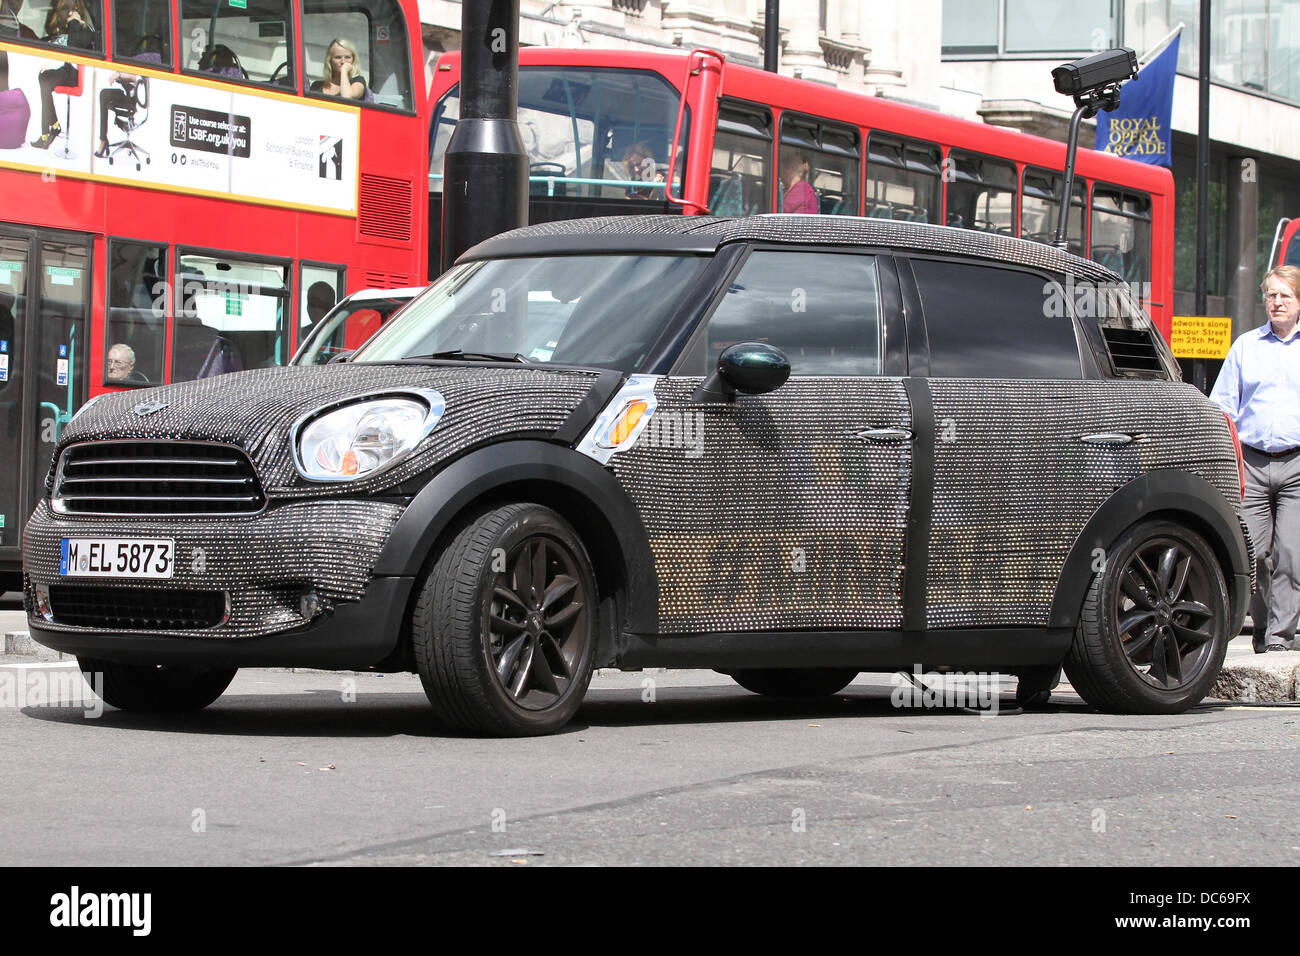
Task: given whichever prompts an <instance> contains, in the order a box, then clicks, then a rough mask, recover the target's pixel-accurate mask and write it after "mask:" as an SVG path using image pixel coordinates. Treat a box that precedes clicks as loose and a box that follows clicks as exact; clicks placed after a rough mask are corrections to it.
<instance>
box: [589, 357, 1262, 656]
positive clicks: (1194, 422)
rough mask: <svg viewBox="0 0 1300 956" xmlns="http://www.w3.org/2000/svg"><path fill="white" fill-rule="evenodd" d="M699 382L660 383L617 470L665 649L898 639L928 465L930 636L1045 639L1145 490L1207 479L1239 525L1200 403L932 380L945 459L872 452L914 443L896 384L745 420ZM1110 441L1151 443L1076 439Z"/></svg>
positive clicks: (1177, 393) (817, 382)
mask: <svg viewBox="0 0 1300 956" xmlns="http://www.w3.org/2000/svg"><path fill="white" fill-rule="evenodd" d="M701 381H702V379H699V378H665V379H661V380H660V381H659V382H658V383H657V385H656V388H655V397H656V400H657V401H658V403H659V404H658V408H657V410H656V411H655V413H654V416H653V418H652V419H651V423H650V426H648V427H647V429H646V431H645V432H644V433H643V434H642V436H641V437H640V438H639V439H638V441H637V443H636V445H635V446H634V447H633V448H632V449H630V450H629V451H627V452H624V453H620V454H617V455H615V456H614V457H613V458H612V459H611V461H610V467H611V468H613V470H614V473H615V474H616V475H617V476H618V478H619V480H620V482H622V484H623V485H624V487H625V488H626V489H627V491H628V494H629V496H630V497H631V498H632V500H633V502H634V503H635V505H636V507H637V509H638V510H639V512H640V514H641V518H642V521H643V523H644V524H645V528H646V531H647V534H648V536H649V543H650V547H651V550H652V553H653V555H654V559H655V567H656V572H657V574H658V577H659V583H660V595H659V612H660V618H659V623H660V631H661V632H662V633H665V634H672V633H696V632H705V631H733V630H734V631H747V630H750V631H752V630H772V629H781V628H809V629H831V628H857V629H875V628H885V629H897V628H899V627H901V626H902V619H903V598H902V581H903V574H904V556H905V554H904V546H905V543H906V542H905V534H904V530H905V528H906V525H907V520H908V517H909V508H910V506H911V499H910V494H911V481H912V480H913V476H914V474H915V471H914V468H915V465H916V462H915V460H914V457H913V454H914V452H915V454H917V455H925V456H926V457H927V458H928V457H930V456H931V455H932V460H933V495H932V504H931V522H930V532H929V539H928V569H927V572H926V602H927V604H926V609H927V626H928V627H929V628H933V629H942V628H964V627H979V626H994V625H1003V626H1046V625H1047V623H1048V621H1049V616H1050V612H1051V606H1052V601H1053V598H1054V597H1055V594H1056V589H1057V585H1058V583H1059V581H1060V575H1061V572H1062V568H1063V566H1064V564H1065V559H1066V557H1067V555H1068V553H1069V551H1070V549H1071V547H1072V545H1073V544H1074V542H1075V540H1076V539H1077V538H1078V536H1079V535H1080V533H1081V532H1082V530H1083V528H1084V526H1085V525H1086V524H1087V522H1088V520H1089V518H1090V517H1091V516H1092V515H1093V514H1094V513H1095V512H1096V511H1097V509H1098V508H1099V507H1100V506H1101V505H1102V504H1103V503H1104V502H1105V501H1106V500H1107V499H1108V498H1109V497H1110V496H1111V495H1112V494H1113V493H1114V492H1115V491H1117V490H1118V489H1119V488H1120V487H1122V486H1123V485H1125V484H1127V483H1128V482H1130V481H1132V480H1133V479H1134V478H1137V477H1138V476H1140V475H1142V474H1145V473H1148V472H1152V471H1157V470H1160V469H1177V470H1182V471H1187V472H1191V473H1193V474H1197V475H1199V476H1201V477H1202V478H1204V479H1205V480H1206V481H1207V482H1209V483H1210V484H1211V485H1212V486H1213V487H1215V488H1216V489H1218V491H1219V492H1221V493H1222V494H1223V495H1224V497H1225V498H1226V499H1227V500H1228V501H1229V502H1231V503H1232V504H1233V507H1234V508H1235V509H1237V510H1238V511H1239V497H1240V494H1239V485H1238V477H1237V464H1236V458H1235V455H1234V452H1233V447H1232V442H1231V440H1230V438H1229V434H1228V430H1227V425H1226V423H1225V422H1224V419H1223V416H1222V415H1221V414H1220V413H1219V412H1218V411H1217V410H1216V409H1215V408H1214V407H1213V406H1211V405H1209V404H1208V403H1207V402H1206V401H1205V400H1204V398H1203V396H1201V395H1200V393H1199V392H1197V391H1196V390H1195V389H1194V388H1193V387H1191V386H1190V385H1178V384H1172V383H1167V382H1127V381H1126V382H1112V381H1025V380H1017V381H1001V380H975V379H929V380H927V382H926V384H927V387H928V389H929V391H930V395H931V402H932V407H933V425H934V440H933V450H932V451H931V450H930V449H929V448H916V447H915V446H914V445H912V444H909V443H906V442H903V443H897V444H888V443H886V444H873V443H871V442H869V441H866V440H864V439H863V438H862V437H861V435H862V434H863V433H864V432H866V431H867V430H868V429H880V428H890V427H901V428H906V429H909V430H910V429H911V428H912V421H911V413H910V409H909V405H908V401H907V396H906V393H905V391H904V386H903V384H902V380H901V379H887V378H876V379H870V378H861V379H853V378H791V379H790V380H789V381H787V382H786V384H784V385H782V386H781V387H780V388H778V389H777V390H775V391H774V392H771V393H768V394H766V395H742V396H740V397H739V398H738V400H737V401H736V403H735V404H730V405H727V404H717V405H701V404H697V403H693V402H692V401H691V396H692V393H693V392H694V390H695V388H696V386H698V385H699V384H700V382H701ZM656 419H658V420H659V422H658V427H657V428H656V427H653V426H655V420H656ZM1106 432H1124V433H1131V434H1133V435H1134V436H1139V437H1140V439H1141V440H1139V441H1136V442H1134V443H1132V444H1129V445H1122V446H1115V445H1093V444H1088V443H1086V442H1084V441H1082V440H1081V439H1082V438H1083V436H1086V435H1092V434H1096V433H1106Z"/></svg>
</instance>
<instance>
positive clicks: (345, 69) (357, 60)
mask: <svg viewBox="0 0 1300 956" xmlns="http://www.w3.org/2000/svg"><path fill="white" fill-rule="evenodd" d="M321 76H322V78H321V79H319V80H317V81H316V82H314V83H313V84H312V85H311V90H312V92H313V93H324V94H325V95H326V96H340V97H342V98H343V99H345V100H364V99H366V98H367V95H366V94H367V91H366V78H365V77H364V76H362V75H361V54H359V53H358V52H357V45H356V44H355V43H353V42H352V41H351V40H348V39H346V38H344V37H339V38H338V39H336V40H333V41H331V42H330V45H329V48H328V49H327V50H326V51H325V70H324V72H323V73H322V74H321Z"/></svg>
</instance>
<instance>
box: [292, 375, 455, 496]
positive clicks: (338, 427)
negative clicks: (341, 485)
mask: <svg viewBox="0 0 1300 956" xmlns="http://www.w3.org/2000/svg"><path fill="white" fill-rule="evenodd" d="M445 407H446V403H445V402H444V400H443V397H442V395H440V394H439V393H438V392H435V391H433V390H432V389H412V390H411V392H410V394H407V393H405V392H403V393H402V394H397V395H380V396H377V397H375V398H369V399H363V400H359V401H354V402H350V403H348V404H346V405H343V406H340V407H338V408H335V409H333V410H332V411H326V412H319V411H317V412H313V413H311V415H308V416H307V417H305V418H304V419H301V420H300V421H299V422H298V423H297V424H295V425H294V428H293V436H294V437H293V450H294V465H295V466H296V467H297V469H298V473H299V474H300V475H302V476H303V477H304V478H308V479H310V480H312V481H356V480H357V479H359V478H368V477H370V476H371V475H376V474H379V473H380V472H383V471H387V470H388V469H389V468H392V467H393V466H394V465H396V464H397V463H398V462H400V461H402V459H404V458H406V457H407V456H408V455H409V454H410V453H411V452H412V451H413V450H414V449H415V446H416V445H418V444H419V443H420V441H421V440H422V439H423V438H424V437H425V436H426V435H428V434H429V432H431V431H432V430H433V427H434V426H435V425H437V424H438V420H439V419H440V418H442V412H443V409H444V408H445Z"/></svg>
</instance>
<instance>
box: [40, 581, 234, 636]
mask: <svg viewBox="0 0 1300 956" xmlns="http://www.w3.org/2000/svg"><path fill="white" fill-rule="evenodd" d="M50 610H51V611H52V612H53V614H54V620H55V623H57V624H71V625H75V626H77V627H120V628H130V629H134V630H168V631H179V630H199V629H202V628H206V627H216V626H217V625H218V624H221V623H222V622H223V621H225V619H226V616H227V614H228V613H229V600H228V598H227V596H226V592H225V591H190V590H178V589H173V588H124V587H114V586H111V585H102V584H52V585H50Z"/></svg>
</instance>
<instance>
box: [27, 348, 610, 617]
mask: <svg viewBox="0 0 1300 956" xmlns="http://www.w3.org/2000/svg"><path fill="white" fill-rule="evenodd" d="M598 374H599V373H598V372H597V371H591V372H587V371H582V370H579V371H572V370H566V369H554V370H548V369H535V368H524V367H520V368H517V369H516V368H496V367H481V366H480V367H466V366H455V367H453V366H429V365H421V364H403V365H364V364H359V365H346V364H343V365H338V366H329V367H325V368H321V367H315V368H311V367H290V368H269V369H260V370H256V371H249V372H239V373H232V374H229V375H224V376H220V377H218V378H211V379H203V380H199V381H193V382H184V383H179V384H176V385H170V386H166V387H163V388H156V389H151V390H148V391H133V392H131V393H127V394H113V395H106V396H105V397H104V398H102V399H100V400H98V401H96V402H95V403H94V404H93V405H91V406H90V407H89V408H87V409H86V410H85V411H84V412H83V413H82V414H81V415H79V416H77V418H76V420H75V421H73V422H72V423H71V424H70V425H69V426H68V427H67V428H66V429H65V430H64V433H63V435H62V436H61V439H60V442H59V446H58V449H57V452H56V456H55V460H56V461H57V456H58V454H59V453H61V452H62V450H63V449H64V448H66V447H67V446H69V445H71V444H74V443H82V442H94V441H119V440H150V439H159V440H173V441H191V440H192V441H203V442H219V443H227V444H230V445H233V446H235V447H238V448H240V449H242V450H243V451H244V452H245V453H246V454H247V455H248V456H249V458H250V460H251V461H252V462H253V466H254V469H255V470H256V472H257V475H258V478H259V480H260V482H261V484H262V487H263V490H264V491H265V493H266V495H267V498H268V504H267V507H266V509H265V510H264V511H263V512H261V513H259V514H255V515H237V516H220V517H217V516H213V517H212V518H205V517H171V518H169V517H167V516H136V515H121V516H113V517H95V516H88V515H71V516H63V515H55V514H53V513H52V512H51V511H50V509H49V505H48V501H43V502H42V503H41V505H40V506H39V507H38V508H37V510H36V513H35V514H34V515H33V517H32V520H31V522H30V523H29V524H28V526H27V530H26V532H25V535H24V566H25V568H26V570H27V572H28V574H27V576H28V578H29V579H30V580H32V581H36V582H39V583H43V584H50V583H81V584H86V583H96V584H100V585H103V586H105V587H113V588H130V587H133V586H134V587H151V588H157V587H167V588H178V589H199V590H202V589H220V590H227V591H229V593H230V603H231V613H230V617H229V620H228V621H227V622H226V623H225V624H223V625H221V626H220V627H216V628H207V629H203V630H201V631H178V632H167V633H176V634H179V635H182V636H201V637H211V638H217V637H255V636H260V635H264V634H269V633H273V632H276V631H281V630H285V629H286V628H291V627H294V626H297V625H299V624H302V623H303V621H302V619H301V617H300V616H299V613H298V596H299V595H300V594H301V592H302V589H303V588H304V587H306V586H308V585H310V586H311V587H313V588H314V589H315V590H316V591H317V593H319V594H320V595H321V596H322V597H325V598H327V599H329V600H334V601H355V600H358V599H359V598H360V597H361V596H362V594H363V593H364V591H365V588H366V585H367V583H368V582H369V580H370V575H371V570H372V569H373V567H374V564H375V561H376V559H377V557H378V555H379V552H380V550H381V548H382V547H383V544H384V542H385V541H386V540H387V538H388V535H389V533H390V532H391V530H392V528H393V526H394V524H395V523H396V522H397V519H398V518H399V517H400V515H401V513H402V508H401V507H400V506H399V505H396V504H391V503H384V502H379V501H367V500H358V499H363V498H365V497H366V496H367V495H372V494H376V493H379V492H382V491H384V490H385V489H387V488H391V487H393V486H395V485H397V484H399V483H400V482H402V481H403V480H405V479H408V478H411V477H413V476H416V475H419V474H421V473H423V472H428V471H432V470H436V468H437V467H439V465H440V464H441V463H444V462H447V461H450V460H452V459H454V458H455V457H456V456H458V455H459V454H461V453H462V452H464V451H466V450H468V449H470V448H472V447H475V446H477V445H480V444H484V443H487V442H491V441H503V440H507V439H510V438H520V437H530V436H532V437H549V436H550V435H551V434H553V433H554V431H555V429H556V428H558V427H559V426H560V425H561V424H562V423H563V422H564V421H565V420H566V419H567V417H568V416H569V414H570V412H571V411H572V410H573V408H574V407H575V406H576V405H577V404H578V403H579V402H580V401H581V400H582V398H583V397H584V396H585V395H586V394H587V392H588V390H589V389H590V387H591V385H592V383H593V382H594V381H595V380H596V378H597V376H598ZM404 388H407V389H409V388H425V389H436V390H438V391H439V392H440V393H441V394H442V396H443V398H444V399H445V400H446V410H445V411H444V413H443V416H442V419H441V420H440V421H439V423H438V425H437V426H436V427H435V428H434V429H433V431H432V432H431V433H430V434H429V435H428V437H426V438H425V439H424V440H423V441H422V442H421V443H420V444H419V445H418V446H417V448H416V450H415V452H414V453H413V454H412V455H411V456H410V457H409V458H408V459H407V460H406V461H404V462H403V463H401V464H399V465H397V466H396V467H394V468H392V469H391V470H389V471H387V472H385V473H383V474H382V475H379V476H376V477H374V478H371V479H362V480H359V481H354V482H330V483H316V482H310V481H308V480H307V479H304V478H302V477H301V476H300V475H299V474H298V472H297V471H296V469H295V468H294V465H293V459H292V454H291V447H290V430H291V427H292V426H293V424H294V422H296V421H297V420H298V419H299V418H300V417H302V416H303V415H306V414H308V413H310V412H312V411H314V410H316V409H319V408H322V407H325V406H331V405H335V404H337V403H340V402H343V401H346V400H349V399H352V398H357V397H365V396H371V395H377V394H384V393H391V392H400V391H402V389H404ZM158 403H165V407H163V408H161V409H159V410H157V411H150V412H148V413H146V414H143V415H141V414H137V412H136V408H137V406H142V407H144V408H148V407H150V406H152V405H154V404H158ZM52 480H53V469H52V470H51V477H50V479H48V480H47V484H51V483H52ZM72 536H76V537H89V538H94V537H110V538H121V537H136V538H172V539H174V540H175V541H176V547H177V555H176V560H177V565H176V572H175V575H174V577H173V578H171V579H166V580H161V581H160V580H157V579H148V580H137V581H131V580H125V579H112V580H111V581H105V580H104V579H86V578H60V576H59V574H58V570H59V553H60V540H61V538H63V537H72ZM200 554H201V559H199V558H198V557H197V556H198V555H200ZM29 597H30V594H29ZM30 606H31V605H30V603H29V607H30ZM53 626H55V627H58V625H53ZM64 629H67V630H79V631H83V632H84V631H86V630H97V629H87V628H64ZM150 633H163V632H161V631H151V632H150Z"/></svg>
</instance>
